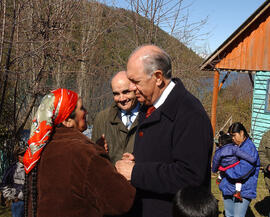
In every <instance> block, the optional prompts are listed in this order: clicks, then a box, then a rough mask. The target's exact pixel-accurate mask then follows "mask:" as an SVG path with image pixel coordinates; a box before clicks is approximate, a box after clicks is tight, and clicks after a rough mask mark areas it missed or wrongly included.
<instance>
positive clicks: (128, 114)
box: [126, 113, 133, 130]
mask: <svg viewBox="0 0 270 217" xmlns="http://www.w3.org/2000/svg"><path fill="white" fill-rule="evenodd" d="M132 115H133V114H132V113H126V117H127V122H126V127H127V129H128V130H129V129H130V127H131V125H132V121H131V117H132Z"/></svg>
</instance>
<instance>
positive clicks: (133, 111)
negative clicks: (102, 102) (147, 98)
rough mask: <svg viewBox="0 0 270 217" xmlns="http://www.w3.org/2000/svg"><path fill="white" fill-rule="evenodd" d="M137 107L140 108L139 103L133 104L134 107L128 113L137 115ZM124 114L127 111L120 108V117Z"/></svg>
mask: <svg viewBox="0 0 270 217" xmlns="http://www.w3.org/2000/svg"><path fill="white" fill-rule="evenodd" d="M139 109H140V103H137V105H136V106H135V108H134V109H132V110H131V111H130V113H131V114H132V115H135V116H137V114H138V112H139ZM126 114H127V111H125V110H122V109H121V117H123V116H125V115H126Z"/></svg>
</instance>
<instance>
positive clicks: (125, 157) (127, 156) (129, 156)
mask: <svg viewBox="0 0 270 217" xmlns="http://www.w3.org/2000/svg"><path fill="white" fill-rule="evenodd" d="M122 160H131V161H135V157H134V155H133V154H131V153H128V152H126V153H124V154H123V156H122Z"/></svg>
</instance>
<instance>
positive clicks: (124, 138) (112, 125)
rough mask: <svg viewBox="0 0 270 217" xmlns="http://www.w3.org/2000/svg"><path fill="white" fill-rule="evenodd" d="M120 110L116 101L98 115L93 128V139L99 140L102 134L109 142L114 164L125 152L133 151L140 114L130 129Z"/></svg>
mask: <svg viewBox="0 0 270 217" xmlns="http://www.w3.org/2000/svg"><path fill="white" fill-rule="evenodd" d="M119 113H120V110H119V109H118V107H117V105H116V104H115V103H113V104H112V106H110V107H108V108H106V109H105V110H103V111H101V112H99V113H98V114H97V115H96V118H95V120H94V124H93V130H92V140H93V141H97V140H98V139H99V138H100V137H101V136H102V134H104V135H105V139H106V141H107V144H108V149H109V156H110V160H111V162H112V163H113V164H115V162H116V161H117V160H120V159H121V158H122V155H123V153H125V152H129V153H132V152H133V146H134V139H135V133H136V129H137V125H138V116H137V117H136V119H135V121H134V122H133V123H132V125H131V128H130V129H129V130H128V129H127V128H126V126H125V125H124V124H123V122H122V120H121V118H120V115H119Z"/></svg>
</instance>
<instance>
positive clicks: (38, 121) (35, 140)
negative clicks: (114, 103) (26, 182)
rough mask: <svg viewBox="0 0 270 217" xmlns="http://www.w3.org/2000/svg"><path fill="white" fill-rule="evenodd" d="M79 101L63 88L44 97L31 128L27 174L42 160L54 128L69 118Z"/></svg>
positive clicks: (24, 160)
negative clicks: (41, 157)
mask: <svg viewBox="0 0 270 217" xmlns="http://www.w3.org/2000/svg"><path fill="white" fill-rule="evenodd" d="M77 101H78V94H77V93H75V92H73V91H71V90H67V89H63V88H59V89H57V90H54V91H52V92H51V93H49V94H47V95H46V96H44V97H43V99H42V101H41V103H40V105H39V107H38V110H37V112H36V114H35V118H34V120H33V123H32V126H31V133H30V138H29V140H28V145H29V147H28V149H27V150H26V152H25V154H24V158H23V163H24V169H25V172H26V173H27V174H28V173H29V172H30V171H31V170H32V169H33V168H34V167H35V165H36V163H37V161H38V160H39V159H40V154H41V152H42V150H43V148H44V146H45V145H46V144H47V143H48V141H49V139H50V136H51V134H52V131H53V127H54V126H55V125H57V124H60V123H62V122H63V121H64V120H66V119H67V118H68V117H69V115H70V114H71V113H72V111H73V110H74V109H75V107H76V105H77Z"/></svg>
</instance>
